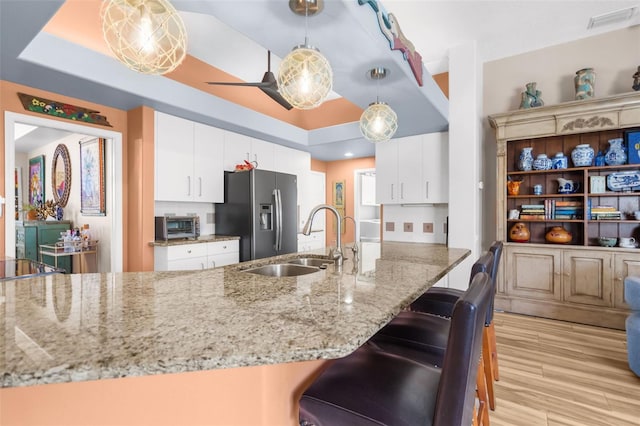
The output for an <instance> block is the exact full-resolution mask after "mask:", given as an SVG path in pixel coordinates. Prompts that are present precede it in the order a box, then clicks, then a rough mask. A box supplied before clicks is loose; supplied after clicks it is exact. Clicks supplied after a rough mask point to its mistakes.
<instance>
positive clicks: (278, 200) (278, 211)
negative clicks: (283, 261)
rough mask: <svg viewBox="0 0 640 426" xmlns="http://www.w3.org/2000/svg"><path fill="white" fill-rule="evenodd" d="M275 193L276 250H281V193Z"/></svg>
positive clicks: (276, 191)
mask: <svg viewBox="0 0 640 426" xmlns="http://www.w3.org/2000/svg"><path fill="white" fill-rule="evenodd" d="M275 193H276V214H277V215H278V217H277V219H276V226H277V229H276V250H277V251H281V250H282V193H281V192H280V190H279V189H276V190H275Z"/></svg>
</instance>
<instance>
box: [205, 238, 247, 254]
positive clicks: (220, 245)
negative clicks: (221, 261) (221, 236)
mask: <svg viewBox="0 0 640 426" xmlns="http://www.w3.org/2000/svg"><path fill="white" fill-rule="evenodd" d="M239 251H240V245H239V244H238V240H229V241H218V242H215V243H207V254H208V255H209V256H211V255H214V254H225V253H234V252H239Z"/></svg>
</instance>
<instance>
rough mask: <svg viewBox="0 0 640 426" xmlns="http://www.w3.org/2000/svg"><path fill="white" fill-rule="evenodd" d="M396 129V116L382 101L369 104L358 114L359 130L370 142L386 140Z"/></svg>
mask: <svg viewBox="0 0 640 426" xmlns="http://www.w3.org/2000/svg"><path fill="white" fill-rule="evenodd" d="M396 130H398V116H397V114H396V113H395V111H394V110H392V109H391V107H390V106H389V105H387V104H386V103H384V102H374V103H372V104H369V106H368V107H367V109H365V110H364V112H363V113H362V115H361V116H360V132H362V135H363V136H364V137H365V138H366V139H368V140H370V141H371V142H384V141H388V140H389V139H391V138H392V137H393V135H394V134H395V133H396Z"/></svg>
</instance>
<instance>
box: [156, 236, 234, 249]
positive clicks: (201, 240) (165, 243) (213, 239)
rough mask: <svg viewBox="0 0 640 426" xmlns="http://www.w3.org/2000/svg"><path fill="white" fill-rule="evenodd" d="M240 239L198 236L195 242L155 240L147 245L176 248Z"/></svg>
mask: <svg viewBox="0 0 640 426" xmlns="http://www.w3.org/2000/svg"><path fill="white" fill-rule="evenodd" d="M239 239H240V237H238V236H233V235H213V234H212V235H200V236H199V237H198V239H196V240H185V239H177V240H168V241H164V240H156V241H151V242H150V243H149V245H150V246H165V247H166V246H177V245H181V244H201V243H215V242H217V241H229V240H239Z"/></svg>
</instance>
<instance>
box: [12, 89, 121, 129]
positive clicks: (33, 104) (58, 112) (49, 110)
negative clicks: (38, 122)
mask: <svg viewBox="0 0 640 426" xmlns="http://www.w3.org/2000/svg"><path fill="white" fill-rule="evenodd" d="M18 97H19V98H20V102H22V107H23V108H24V109H25V110H27V111H32V112H38V113H40V114H46V115H53V116H54V117H60V118H66V119H67V120H74V121H82V122H84V123H92V124H99V125H101V126H107V127H113V126H112V125H111V124H110V123H109V121H107V117H105V116H104V115H100V114H98V113H99V112H100V111H95V110H92V109H87V108H82V107H79V106H75V105H69V104H65V103H64V102H58V101H52V100H50V99H44V98H41V97H39V96H33V95H27V94H25V93H18Z"/></svg>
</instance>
